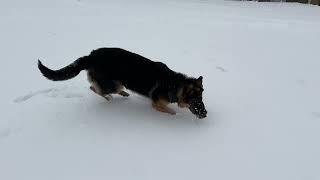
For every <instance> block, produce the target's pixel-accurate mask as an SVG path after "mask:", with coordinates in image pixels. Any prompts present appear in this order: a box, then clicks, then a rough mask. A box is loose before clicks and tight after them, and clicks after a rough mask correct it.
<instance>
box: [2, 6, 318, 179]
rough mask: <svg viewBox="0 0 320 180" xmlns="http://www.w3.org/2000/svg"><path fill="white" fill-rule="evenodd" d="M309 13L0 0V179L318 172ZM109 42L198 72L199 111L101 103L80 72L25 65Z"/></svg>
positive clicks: (58, 61) (308, 9) (144, 102)
mask: <svg viewBox="0 0 320 180" xmlns="http://www.w3.org/2000/svg"><path fill="white" fill-rule="evenodd" d="M319 16H320V9H319V6H311V5H303V4H296V3H288V4H286V3H257V2H231V1H200V0H183V1H182V0H175V1H174V0H172V1H169V0H163V1H144V0H138V1H135V2H132V1H129V0H127V1H110V0H91V1H88V0H69V1H64V0H56V1H49V0H30V1H17V0H13V1H6V2H2V3H1V7H0V27H1V31H0V32H1V33H0V39H1V41H0V49H1V53H0V59H1V71H0V73H1V74H0V80H1V82H2V88H1V93H0V99H1V101H0V107H1V116H0V117H1V118H0V179H3V180H21V179H24V180H27V179H30V180H43V179H46V180H50V179H59V180H64V179H66V180H72V179H74V180H82V179H95V180H100V179H101V180H102V179H130V180H132V179H137V180H138V179H139V180H144V179H154V180H157V179H159V180H160V179H161V180H162V179H174V180H177V179H184V180H187V179H219V180H234V179H243V180H257V179H258V180H270V179H272V180H285V179H288V180H306V179H308V180H317V179H320V173H319V172H320V171H319V166H320V154H319V152H320V145H319V137H320V131H319V129H320V94H319V92H320V78H319V75H320V71H319V69H320V61H319V42H320V36H319V32H320V20H319ZM110 46H113V47H114V46H116V47H122V48H125V49H128V50H130V51H133V52H137V53H139V54H142V55H143V56H145V57H148V58H151V59H153V60H160V61H162V62H164V63H166V64H167V65H168V66H169V67H170V68H172V69H174V70H176V71H179V72H183V73H186V74H188V75H190V76H195V77H198V76H200V75H202V76H203V77H204V89H205V91H204V102H205V104H206V108H207V110H208V117H207V118H205V119H203V120H199V119H196V118H195V117H194V116H193V115H192V114H191V113H190V112H189V111H187V110H184V109H179V108H178V107H176V106H175V105H172V107H173V108H174V109H175V110H176V111H177V112H178V114H177V115H175V116H171V115H167V114H162V113H160V112H156V111H155V110H153V109H152V108H151V106H150V101H149V100H148V99H146V98H144V97H141V96H138V95H136V94H134V93H131V96H130V97H129V98H124V97H120V96H115V97H114V99H113V100H112V102H107V101H105V100H104V99H103V98H101V97H99V96H96V95H95V94H93V93H92V92H91V91H90V90H89V88H88V87H89V83H88V82H87V81H86V74H85V72H82V73H81V74H80V75H79V76H78V77H76V78H75V79H72V80H70V81H65V82H51V81H48V80H46V79H45V78H44V77H42V76H41V74H40V72H39V71H38V69H37V66H36V64H37V59H41V60H42V62H43V63H44V64H45V65H47V66H48V67H51V68H55V69H57V68H60V67H63V66H65V65H67V64H69V63H71V62H72V61H73V60H75V59H76V58H78V57H80V56H83V55H87V54H88V53H89V52H90V51H91V50H93V49H96V48H99V47H110ZM111 68H112V67H111Z"/></svg>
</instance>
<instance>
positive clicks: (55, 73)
mask: <svg viewBox="0 0 320 180" xmlns="http://www.w3.org/2000/svg"><path fill="white" fill-rule="evenodd" d="M88 67H89V58H88V56H84V57H81V58H79V59H77V60H76V61H74V62H73V63H71V64H70V65H68V66H66V67H64V68H61V69H59V70H51V69H49V68H47V67H46V66H44V65H43V64H42V63H41V61H40V60H38V68H39V70H40V71H41V73H42V74H43V76H44V77H46V78H48V79H50V80H52V81H63V80H68V79H71V78H74V77H76V76H77V75H78V74H79V73H80V71H82V70H84V69H88Z"/></svg>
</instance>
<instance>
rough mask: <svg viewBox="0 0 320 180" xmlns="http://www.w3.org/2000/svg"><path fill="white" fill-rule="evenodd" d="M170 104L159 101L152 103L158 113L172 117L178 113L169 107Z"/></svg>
mask: <svg viewBox="0 0 320 180" xmlns="http://www.w3.org/2000/svg"><path fill="white" fill-rule="evenodd" d="M168 104H169V103H168V102H167V101H165V100H158V101H156V102H152V107H153V108H154V109H156V110H157V111H160V112H164V113H168V114H171V115H175V114H176V112H175V111H174V110H172V109H170V108H169V107H168Z"/></svg>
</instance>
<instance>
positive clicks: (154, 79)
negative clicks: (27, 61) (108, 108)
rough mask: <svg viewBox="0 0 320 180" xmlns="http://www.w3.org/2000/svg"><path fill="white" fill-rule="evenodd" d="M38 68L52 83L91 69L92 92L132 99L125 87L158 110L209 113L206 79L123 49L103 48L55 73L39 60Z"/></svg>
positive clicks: (89, 75)
mask: <svg viewBox="0 0 320 180" xmlns="http://www.w3.org/2000/svg"><path fill="white" fill-rule="evenodd" d="M38 68H39V70H40V71H41V73H42V74H43V76H45V77H46V78H48V79H50V80H52V81H62V80H68V79H71V78H73V77H75V76H77V75H78V74H79V73H80V71H82V70H87V74H88V80H89V82H90V83H91V86H90V89H91V90H92V91H93V92H95V93H96V94H98V95H100V96H101V97H104V98H105V99H107V100H111V97H112V96H111V94H119V95H121V96H125V97H127V96H129V94H128V93H127V92H125V91H124V87H125V88H126V89H129V90H131V91H133V92H136V93H138V94H140V95H143V96H145V97H148V98H150V99H151V100H152V107H153V108H155V109H156V110H158V111H161V112H165V113H169V114H173V115H174V114H175V111H174V110H172V109H170V108H169V107H168V106H167V105H168V104H169V103H177V104H178V106H179V107H181V108H189V109H190V111H191V112H192V113H193V114H195V115H196V116H197V117H198V118H205V117H206V115H207V111H206V109H205V106H204V104H203V102H202V92H203V86H202V76H200V77H199V78H192V77H187V76H186V75H184V74H181V73H177V72H174V71H172V70H171V69H169V68H168V67H167V66H166V65H165V64H163V63H162V62H154V61H151V60H149V59H147V58H145V57H142V56H140V55H138V54H135V53H132V52H129V51H127V50H124V49H120V48H100V49H97V50H93V51H92V52H91V53H90V55H88V56H83V57H80V58H79V59H77V60H76V61H74V62H73V63H71V64H70V65H68V66H66V67H64V68H61V69H59V70H51V69H49V68H47V67H45V66H44V65H42V63H41V61H40V60H38Z"/></svg>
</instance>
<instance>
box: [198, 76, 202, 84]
mask: <svg viewBox="0 0 320 180" xmlns="http://www.w3.org/2000/svg"><path fill="white" fill-rule="evenodd" d="M202 79H203V77H202V76H200V77H198V79H197V80H196V82H197V84H198V85H202Z"/></svg>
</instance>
